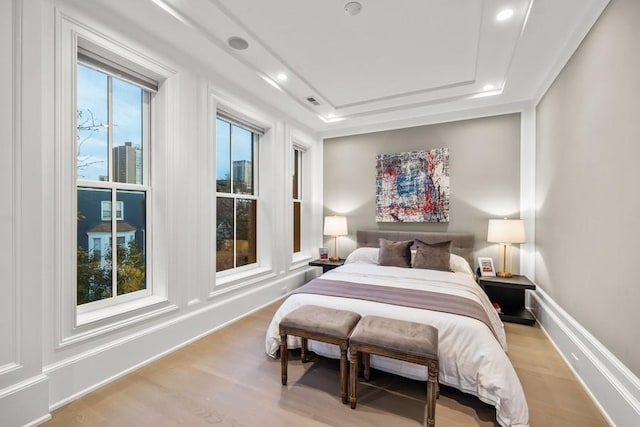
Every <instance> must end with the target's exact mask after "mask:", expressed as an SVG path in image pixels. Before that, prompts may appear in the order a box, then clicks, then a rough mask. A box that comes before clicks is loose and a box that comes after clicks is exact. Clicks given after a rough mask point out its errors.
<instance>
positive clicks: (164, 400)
mask: <svg viewBox="0 0 640 427" xmlns="http://www.w3.org/2000/svg"><path fill="white" fill-rule="evenodd" d="M279 304H280V303H279V302H278V303H275V304H272V305H270V306H268V307H266V308H264V309H262V310H259V311H258V312H256V313H254V314H251V315H249V316H247V317H245V318H243V319H241V320H239V321H237V322H235V323H233V324H232V325H230V326H227V327H225V328H223V329H221V330H219V331H217V332H215V333H212V334H210V335H208V336H207V337H205V338H202V339H201V340H199V341H197V342H195V343H193V344H191V345H189V346H186V347H184V348H182V349H180V350H178V351H176V352H174V353H172V354H170V355H168V356H166V357H164V358H162V359H160V360H158V361H156V362H154V363H151V364H149V365H147V366H145V367H143V368H141V369H139V370H137V371H136V372H134V373H132V374H129V375H127V376H125V377H123V378H121V379H120V380H118V381H115V382H113V383H111V384H108V385H106V386H104V387H102V388H100V389H99V390H96V391H94V392H92V393H90V394H88V395H86V396H84V397H82V398H81V399H79V400H77V401H75V402H72V403H70V404H68V405H66V406H64V407H62V408H60V409H58V410H56V411H55V412H54V413H53V418H52V420H51V421H49V422H48V423H46V424H45V425H47V426H65V427H73V426H204V425H211V424H214V425H217V426H234V427H240V426H394V427H395V426H398V427H402V426H414V427H415V426H419V425H421V421H422V419H423V418H422V417H423V411H424V402H425V397H426V383H425V382H420V381H413V380H408V379H406V378H402V377H398V376H395V375H391V374H386V373H383V372H378V371H374V372H373V378H372V381H371V383H363V382H361V381H360V382H359V385H358V406H357V408H356V409H355V410H352V409H350V407H349V405H343V404H342V403H341V401H340V396H339V384H338V361H337V360H332V359H325V358H321V357H314V358H313V359H312V361H311V362H309V363H305V364H304V366H303V365H302V364H301V363H300V359H299V352H295V351H292V357H291V358H290V362H289V381H288V385H287V386H286V387H284V386H282V385H281V383H280V361H279V360H273V359H271V358H269V357H268V356H266V355H265V352H264V337H265V331H266V328H267V326H268V324H269V321H270V320H271V316H272V314H273V313H274V312H275V310H276V309H277V307H278V306H279ZM505 326H506V330H507V340H508V344H509V355H510V358H511V360H512V362H513V365H514V366H515V368H516V371H517V373H518V376H519V377H520V381H521V383H522V386H523V388H524V391H525V394H526V396H527V401H528V404H529V412H530V422H531V427H538V426H557V427H567V426H580V427H588V426H606V425H607V422H606V421H605V419H604V418H603V417H602V415H601V414H600V412H599V411H598V409H597V407H596V406H595V404H594V403H593V402H592V401H591V399H590V398H589V396H588V395H587V394H586V392H585V391H584V389H583V388H582V386H581V385H580V383H579V382H578V381H577V380H576V379H575V377H574V376H573V374H572V373H571V371H570V370H569V368H568V367H567V366H566V364H565V363H564V361H563V360H562V358H561V357H560V355H559V354H558V353H557V352H556V350H555V349H554V347H553V345H552V344H551V343H550V342H549V340H548V339H547V338H546V336H545V335H544V333H543V332H542V331H541V330H540V328H539V327H530V326H524V325H515V324H509V323H507V324H506V325H505ZM436 425H437V426H440V427H457V426H496V425H497V423H496V422H495V409H494V408H493V407H491V406H489V405H486V404H484V403H482V402H480V401H479V400H478V399H477V398H475V397H474V396H470V395H466V394H463V393H461V392H459V391H457V390H455V389H452V388H449V387H441V392H440V398H439V399H438V401H437V406H436Z"/></svg>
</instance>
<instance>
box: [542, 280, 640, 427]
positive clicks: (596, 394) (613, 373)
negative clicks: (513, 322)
mask: <svg viewBox="0 0 640 427" xmlns="http://www.w3.org/2000/svg"><path fill="white" fill-rule="evenodd" d="M529 305H530V309H531V311H532V312H533V314H534V315H535V317H536V318H537V319H538V322H539V323H540V326H541V327H542V329H543V330H544V332H545V333H546V334H547V335H548V336H549V338H550V340H551V342H552V343H553V344H554V345H555V346H556V348H557V349H558V352H559V353H560V355H561V356H562V357H563V358H564V359H565V361H566V362H567V364H568V365H569V366H570V367H571V369H572V370H573V372H574V374H575V375H576V377H577V378H578V379H579V380H580V382H581V383H582V384H583V386H584V387H585V389H586V390H587V393H589V394H590V395H591V397H592V399H593V400H594V402H595V403H596V405H597V406H598V407H599V408H600V410H601V411H602V413H603V415H604V416H605V418H606V419H607V421H608V422H609V423H610V424H611V425H613V426H619V427H627V426H628V427H634V426H637V425H638V420H640V379H638V377H637V376H636V375H634V374H633V373H632V372H631V371H630V370H629V369H628V368H627V367H626V366H625V365H624V364H623V363H622V362H621V361H620V360H619V359H618V358H617V357H615V356H614V355H613V354H612V353H611V352H610V351H609V350H607V349H606V347H605V346H604V345H603V344H602V343H601V342H600V341H598V340H597V339H596V338H595V337H594V336H593V335H591V333H589V331H587V330H586V329H585V328H584V327H583V326H581V325H580V324H579V323H578V322H577V321H576V320H575V319H574V318H573V317H571V316H570V315H569V314H568V313H567V312H566V311H564V309H562V307H560V306H559V305H558V304H557V303H556V302H555V301H554V300H553V299H552V298H551V297H550V296H549V295H548V294H547V293H546V292H544V290H543V289H541V288H540V286H538V288H537V290H536V291H535V292H531V293H530V298H529Z"/></svg>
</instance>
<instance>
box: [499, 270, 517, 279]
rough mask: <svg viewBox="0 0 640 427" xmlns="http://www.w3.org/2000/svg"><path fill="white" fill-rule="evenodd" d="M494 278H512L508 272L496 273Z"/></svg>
mask: <svg viewBox="0 0 640 427" xmlns="http://www.w3.org/2000/svg"><path fill="white" fill-rule="evenodd" d="M496 276H498V277H504V278H509V277H513V274H511V272H509V271H498V272H497V273H496Z"/></svg>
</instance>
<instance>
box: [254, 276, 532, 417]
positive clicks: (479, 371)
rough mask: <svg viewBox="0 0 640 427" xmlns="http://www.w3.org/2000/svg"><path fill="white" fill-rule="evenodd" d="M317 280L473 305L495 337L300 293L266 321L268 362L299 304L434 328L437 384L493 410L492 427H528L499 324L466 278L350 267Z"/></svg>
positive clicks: (420, 313)
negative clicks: (455, 298) (495, 425)
mask: <svg viewBox="0 0 640 427" xmlns="http://www.w3.org/2000/svg"><path fill="white" fill-rule="evenodd" d="M320 279H330V280H342V281H348V282H357V283H367V284H371V285H372V286H376V285H382V286H389V287H402V288H412V289H425V290H429V291H432V292H445V293H452V294H456V295H459V296H462V297H465V298H470V299H474V300H476V301H478V302H480V303H481V304H482V305H483V306H484V307H485V311H486V312H487V314H488V316H489V319H490V320H491V323H492V325H493V326H494V329H495V332H496V335H494V334H493V333H492V332H491V330H490V329H489V327H488V326H487V325H485V324H484V323H483V322H481V321H479V320H476V319H473V318H470V317H465V316H459V315H455V314H450V313H443V312H437V311H431V310H423V309H419V308H411V307H401V306H396V305H390V304H383V303H377V302H372V301H365V300H359V299H352V298H342V297H332V296H324V295H315V294H304V293H300V294H294V295H291V296H289V297H288V298H287V299H286V300H285V301H284V303H283V304H282V305H281V306H280V308H279V309H278V311H277V312H276V313H275V314H274V316H273V319H272V320H271V323H270V325H269V328H268V329H267V334H266V340H265V346H266V352H267V354H268V355H269V356H271V357H276V355H277V351H278V349H279V348H280V334H279V323H280V320H281V319H282V318H283V317H284V316H286V315H287V314H288V313H289V312H291V311H293V310H295V309H296V308H298V307H300V306H302V305H305V304H314V305H322V306H327V307H333V308H337V309H344V310H350V311H354V312H357V313H359V314H360V315H363V316H365V315H378V316H386V317H392V318H396V319H402V320H408V321H414V322H420V323H426V324H429V325H433V326H435V327H436V328H438V358H439V362H440V377H439V382H440V383H441V384H446V385H448V386H452V387H455V388H457V389H459V390H461V391H464V392H466V393H470V394H473V395H475V396H477V397H478V398H479V399H480V400H482V401H483V402H486V403H488V404H490V405H493V406H495V407H496V417H497V421H498V422H499V423H500V425H502V426H528V425H529V410H528V407H527V402H526V400H525V397H524V392H523V391H522V386H521V385H520V381H519V380H518V377H517V375H516V373H515V370H514V368H513V366H512V365H511V361H510V360H509V358H508V357H507V354H506V349H507V347H506V339H505V333H504V328H503V325H502V322H501V321H500V318H499V317H498V315H497V314H496V312H495V310H494V309H493V307H492V306H491V303H490V302H489V300H488V298H487V297H486V295H485V294H484V292H483V291H482V289H481V288H480V287H479V286H478V285H477V284H476V282H475V281H474V280H473V278H472V277H471V276H469V275H468V274H465V273H450V272H443V271H435V270H423V269H414V268H398V267H383V266H378V265H372V264H358V263H352V264H345V265H344V266H342V267H339V268H336V269H334V270H331V271H329V272H327V273H325V274H324V275H322V276H321V277H320ZM287 341H288V342H287V345H288V347H289V348H296V347H300V339H299V338H298V337H294V336H289V337H288V338H287ZM309 349H310V350H312V351H314V352H315V353H317V354H320V355H323V356H327V357H332V358H336V359H337V358H340V352H339V349H338V347H337V346H334V345H331V344H326V343H321V342H317V341H311V340H310V341H309ZM371 366H373V367H374V368H377V369H380V370H383V371H386V372H391V373H395V374H398V375H402V376H405V377H408V378H413V379H417V380H424V381H426V379H427V369H426V367H424V366H421V365H416V364H413V363H408V362H402V361H398V360H393V359H388V358H383V357H376V356H375V355H374V356H371Z"/></svg>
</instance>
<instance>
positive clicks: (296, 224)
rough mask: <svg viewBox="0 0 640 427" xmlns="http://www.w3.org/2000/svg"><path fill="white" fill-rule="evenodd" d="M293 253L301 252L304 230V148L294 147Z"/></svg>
mask: <svg viewBox="0 0 640 427" xmlns="http://www.w3.org/2000/svg"><path fill="white" fill-rule="evenodd" d="M292 170H293V177H292V178H293V193H292V197H293V253H298V252H300V250H301V249H300V248H301V240H302V230H301V215H302V150H300V149H299V148H296V147H294V148H293V165H292Z"/></svg>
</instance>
